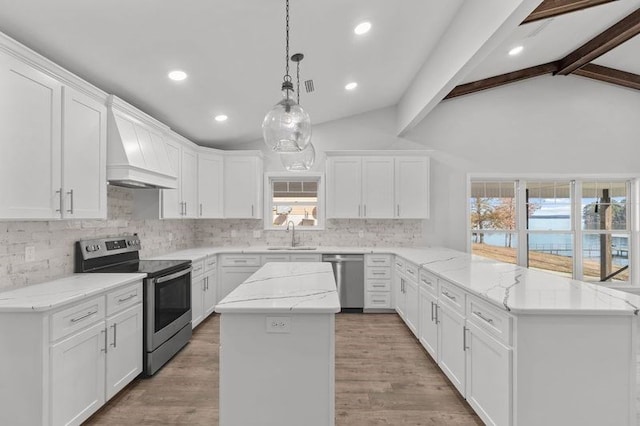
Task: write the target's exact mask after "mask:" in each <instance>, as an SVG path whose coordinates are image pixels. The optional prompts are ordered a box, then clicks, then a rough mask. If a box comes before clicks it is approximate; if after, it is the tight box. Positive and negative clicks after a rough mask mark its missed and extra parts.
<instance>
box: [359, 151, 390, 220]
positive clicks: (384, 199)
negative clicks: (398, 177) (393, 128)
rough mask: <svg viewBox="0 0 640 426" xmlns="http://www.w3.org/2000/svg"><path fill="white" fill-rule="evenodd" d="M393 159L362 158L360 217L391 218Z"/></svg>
mask: <svg viewBox="0 0 640 426" xmlns="http://www.w3.org/2000/svg"><path fill="white" fill-rule="evenodd" d="M393 167H394V164H393V157H363V158H362V217H364V218H367V219H378V218H389V217H393Z"/></svg>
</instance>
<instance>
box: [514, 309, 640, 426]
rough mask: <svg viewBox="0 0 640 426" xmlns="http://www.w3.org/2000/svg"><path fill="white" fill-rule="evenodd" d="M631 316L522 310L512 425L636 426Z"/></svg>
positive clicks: (634, 343)
mask: <svg viewBox="0 0 640 426" xmlns="http://www.w3.org/2000/svg"><path fill="white" fill-rule="evenodd" d="M637 321H638V317H637V316H633V315H606V314H604V315H518V316H517V317H516V324H517V326H516V330H517V331H516V345H515V348H516V349H515V351H516V353H515V355H516V356H515V357H514V360H515V362H514V389H515V398H514V401H515V407H514V424H515V425H517V426H537V425H543V424H544V425H581V426H589V425H593V426H601V425H616V426H624V425H635V424H636V423H635V422H636V417H635V397H636V350H637V337H636V333H637V330H638V328H637Z"/></svg>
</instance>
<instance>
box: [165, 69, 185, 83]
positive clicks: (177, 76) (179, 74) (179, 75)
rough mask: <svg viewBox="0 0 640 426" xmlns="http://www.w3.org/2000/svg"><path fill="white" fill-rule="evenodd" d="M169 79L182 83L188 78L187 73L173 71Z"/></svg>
mask: <svg viewBox="0 0 640 426" xmlns="http://www.w3.org/2000/svg"><path fill="white" fill-rule="evenodd" d="M169 78H170V79H171V80H173V81H182V80H184V79H185V78H187V73H186V72H184V71H180V70H176V71H171V72H170V73H169Z"/></svg>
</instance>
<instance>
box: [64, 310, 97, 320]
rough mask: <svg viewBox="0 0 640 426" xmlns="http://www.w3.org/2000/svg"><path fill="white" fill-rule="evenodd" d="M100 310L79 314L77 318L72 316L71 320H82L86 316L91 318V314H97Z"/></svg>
mask: <svg viewBox="0 0 640 426" xmlns="http://www.w3.org/2000/svg"><path fill="white" fill-rule="evenodd" d="M97 313H98V311H89V312H87V313H86V314H84V315H82V316H79V317H77V318H71V322H78V321H82V320H83V319H85V318H89V317H90V316H91V315H95V314H97Z"/></svg>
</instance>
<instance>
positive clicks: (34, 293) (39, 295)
mask: <svg viewBox="0 0 640 426" xmlns="http://www.w3.org/2000/svg"><path fill="white" fill-rule="evenodd" d="M146 276H147V275H146V274H97V273H95V274H73V275H70V276H68V277H65V278H60V279H58V280H55V281H49V282H46V283H42V284H35V285H30V286H27V287H21V288H18V289H15V290H9V291H5V292H3V293H0V312H33V311H47V310H50V309H55V308H57V307H59V306H63V305H66V304H67V303H71V302H74V301H76V300H80V299H84V298H86V297H91V296H94V295H97V294H100V293H103V292H106V291H109V290H111V289H114V288H117V287H120V286H123V285H126V284H130V283H132V282H135V281H137V280H141V279H143V278H145V277H146Z"/></svg>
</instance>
